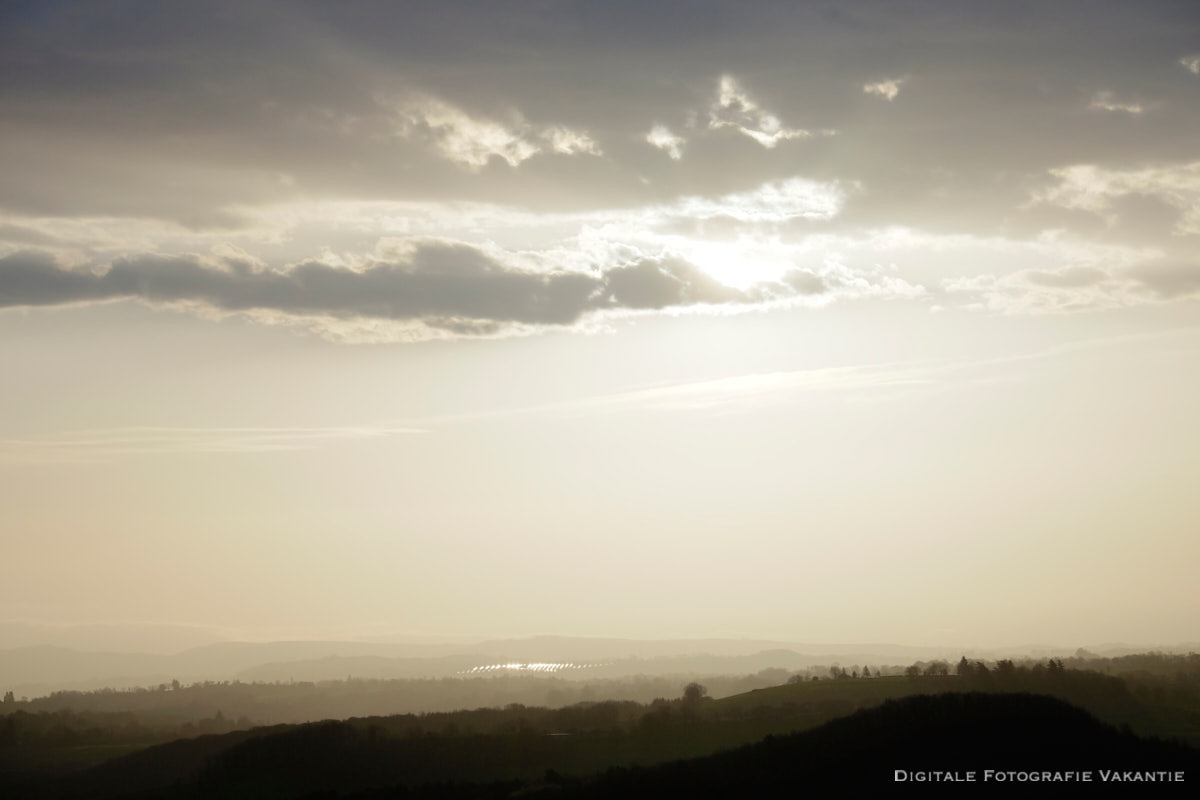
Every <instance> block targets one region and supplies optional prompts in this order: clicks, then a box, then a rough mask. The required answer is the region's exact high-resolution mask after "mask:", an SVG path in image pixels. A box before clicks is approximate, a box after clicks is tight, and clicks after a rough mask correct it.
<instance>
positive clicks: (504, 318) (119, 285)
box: [0, 241, 764, 338]
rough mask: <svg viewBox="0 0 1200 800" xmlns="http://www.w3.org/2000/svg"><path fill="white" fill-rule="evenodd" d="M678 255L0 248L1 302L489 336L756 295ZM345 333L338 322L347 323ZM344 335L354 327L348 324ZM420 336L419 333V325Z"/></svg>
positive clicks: (442, 247)
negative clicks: (623, 259)
mask: <svg viewBox="0 0 1200 800" xmlns="http://www.w3.org/2000/svg"><path fill="white" fill-rule="evenodd" d="M763 297H764V295H763V294H762V293H761V292H760V293H758V294H753V293H747V292H743V291H741V290H738V289H736V288H732V287H729V286H726V285H724V284H722V283H720V282H719V281H717V280H715V279H714V278H713V277H711V276H710V275H708V274H706V273H704V272H702V271H701V270H699V269H698V268H697V267H695V266H694V265H692V264H688V263H686V262H685V261H683V260H681V259H678V258H665V259H650V258H646V259H641V260H637V261H633V262H629V263H619V264H614V265H609V266H608V267H607V268H606V269H604V270H603V271H601V272H598V273H597V272H580V271H571V270H562V269H557V270H553V269H552V270H546V271H536V270H531V269H527V268H523V267H520V266H513V265H506V264H503V263H501V262H500V261H498V260H496V259H495V258H494V257H493V256H492V255H489V254H487V253H484V252H483V251H482V250H480V249H478V248H474V247H471V246H468V245H464V244H458V243H448V242H437V241H422V242H417V243H413V244H411V246H410V247H409V248H408V252H407V253H406V254H404V255H403V256H401V257H398V258H395V259H393V260H390V261H377V260H372V261H368V262H367V263H365V264H364V265H362V266H360V267H359V268H350V267H346V266H339V265H334V264H330V263H324V262H322V261H319V260H313V259H310V260H307V261H304V262H301V263H299V264H296V265H294V266H292V267H290V268H289V269H287V270H270V269H263V268H259V267H256V265H254V264H251V263H249V262H246V261H244V260H240V259H237V258H231V257H224V258H221V257H215V256H212V257H198V256H176V257H167V256H158V255H141V256H131V257H125V258H120V259H117V260H115V261H113V262H112V263H111V264H110V265H109V266H108V268H107V269H106V270H103V271H85V270H77V269H66V268H63V267H61V266H60V265H58V264H57V263H56V262H55V261H54V260H53V259H52V258H51V257H49V256H47V255H46V254H42V253H37V252H19V253H14V254H12V255H9V256H6V257H4V258H2V259H0V308H14V307H29V306H51V305H64V304H71V303H89V302H105V301H114V300H126V299H129V300H137V301H140V302H144V303H148V304H153V305H161V306H168V307H181V308H192V309H195V310H197V311H200V312H208V313H213V312H215V313H219V314H232V313H241V314H248V315H250V316H252V317H254V318H256V319H260V320H262V321H264V322H284V323H286V322H291V323H293V324H305V325H308V326H309V327H312V328H314V329H317V330H320V331H322V332H323V333H329V332H331V331H333V330H335V329H337V328H338V326H337V325H335V324H333V323H335V322H337V321H339V320H344V321H349V322H351V323H352V325H358V326H359V327H358V330H359V331H360V332H361V331H362V330H363V327H362V323H363V322H367V323H369V322H370V321H372V320H374V321H390V322H399V323H408V324H410V326H412V325H415V326H419V327H421V328H424V329H425V330H426V335H425V337H424V338H428V337H429V336H431V335H454V336H490V335H497V334H501V333H511V332H520V331H521V330H523V329H528V328H531V327H532V328H537V327H546V326H566V325H573V324H575V323H577V322H579V321H580V320H581V319H582V318H584V317H585V316H586V315H589V314H592V313H599V312H613V311H617V312H620V311H642V310H660V309H666V308H677V307H688V306H700V305H729V304H739V303H753V302H757V301H759V300H761V299H763ZM342 333H343V335H345V329H344V328H343V329H342ZM347 338H354V337H353V336H350V337H347ZM416 338H422V337H421V336H417V337H416Z"/></svg>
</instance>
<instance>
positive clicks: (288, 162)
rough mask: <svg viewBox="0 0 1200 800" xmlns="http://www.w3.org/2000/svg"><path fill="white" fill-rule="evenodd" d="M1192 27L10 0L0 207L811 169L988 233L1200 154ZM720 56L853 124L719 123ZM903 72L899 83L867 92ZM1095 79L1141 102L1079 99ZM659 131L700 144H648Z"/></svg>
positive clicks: (223, 203)
mask: <svg viewBox="0 0 1200 800" xmlns="http://www.w3.org/2000/svg"><path fill="white" fill-rule="evenodd" d="M1198 36H1200V13H1198V12H1197V10H1196V6H1195V3H1191V2H1171V1H1170V0H1148V1H1147V2H1142V3H1136V4H1132V3H1128V4H1120V3H1098V2H1060V3H1039V2H1013V3H1002V4H998V3H990V2H974V3H971V2H966V3H954V2H917V3H904V4H896V3H888V2H861V3H858V2H856V3H849V4H848V3H844V2H833V1H832V0H831V1H830V2H805V3H788V2H775V0H757V1H754V2H741V3H709V2H700V3H691V2H688V3H650V4H647V3H636V4H635V3H625V2H598V1H597V0H559V1H557V2H552V3H520V2H512V3H506V2H494V1H492V0H488V2H456V3H453V4H430V3H404V2H398V3H375V2H347V3H324V2H295V3H287V4H275V3H244V2H232V1H231V0H213V2H207V3H202V4H178V3H170V4H164V3H157V2H134V1H131V2H123V3H117V4H109V3H105V4H90V3H79V2H62V1H56V0H45V1H44V2H36V3H23V2H12V3H6V4H4V7H3V9H2V10H0V94H2V95H3V96H4V97H5V114H4V122H3V124H0V169H2V170H3V172H4V174H5V178H6V179H5V181H4V182H3V184H2V185H0V207H5V208H7V209H9V210H12V211H15V212H18V213H34V214H92V215H110V214H111V215H120V216H139V215H140V216H150V217H156V218H161V219H170V220H173V221H179V222H183V223H185V224H187V225H192V226H215V227H220V226H228V225H234V224H236V223H237V221H238V218H237V215H236V213H234V212H233V211H232V210H231V209H230V207H232V206H236V205H239V204H242V205H245V204H248V203H257V202H267V201H271V200H280V199H287V198H291V197H295V196H300V195H304V196H312V195H313V194H326V193H335V194H338V195H339V196H354V197H388V198H408V199H413V198H419V199H471V200H486V201H489V202H501V203H508V204H516V205H524V206H527V207H533V208H540V209H551V208H553V209H560V208H563V207H574V208H582V207H589V206H590V207H593V208H595V207H612V206H619V205H626V204H629V205H634V204H646V203H649V202H657V201H661V200H663V199H665V198H669V197H673V196H677V195H680V194H692V195H714V194H721V193H727V192H730V191H737V190H739V189H745V188H747V187H750V186H755V185H758V184H761V183H763V182H765V181H767V180H772V179H777V178H779V177H781V176H783V175H795V174H805V175H809V176H811V177H814V178H821V179H839V180H846V181H861V182H862V183H863V185H864V186H866V187H867V189H868V191H864V192H862V193H860V194H858V195H856V196H855V197H854V198H853V200H852V202H851V203H850V204H849V205H848V207H847V209H846V214H845V219H846V220H847V221H848V222H856V223H865V224H876V223H880V224H908V225H916V226H922V227H927V228H928V227H938V228H942V229H954V230H972V231H975V232H978V231H980V230H982V229H989V230H994V229H996V228H998V227H999V226H1000V225H1001V224H1002V223H1001V220H1005V219H1009V218H1011V217H1012V216H1013V209H1014V208H1015V207H1017V206H1019V205H1020V204H1021V203H1022V202H1023V201H1024V200H1025V199H1027V196H1028V192H1029V189H1030V187H1031V185H1036V183H1037V181H1039V180H1044V179H1045V173H1046V170H1048V169H1051V168H1054V167H1059V166H1063V165H1065V164H1070V163H1081V162H1085V163H1093V162H1094V163H1122V164H1129V163H1137V162H1144V161H1147V160H1158V161H1167V162H1183V161H1188V160H1194V159H1196V158H1200V150H1198V149H1197V148H1198V145H1197V140H1196V137H1195V136H1193V135H1191V131H1194V130H1196V128H1197V127H1198V126H1200V104H1197V103H1196V100H1195V92H1196V89H1197V85H1196V77H1195V76H1194V75H1193V74H1192V73H1190V72H1189V71H1188V70H1187V69H1185V68H1184V67H1182V66H1180V64H1179V63H1178V59H1179V58H1180V57H1181V56H1184V55H1186V54H1188V53H1192V52H1194V51H1195V49H1196V42H1197V41H1200V39H1198V38H1197V37H1198ZM726 74H728V75H732V76H733V77H735V78H736V79H737V81H738V85H739V86H741V87H743V88H744V89H745V90H746V91H747V92H748V93H749V96H750V97H752V98H753V100H754V102H755V103H757V104H758V107H759V108H760V109H761V111H762V112H763V113H764V114H767V113H769V114H770V115H772V116H774V117H775V118H777V120H778V122H779V123H780V125H782V126H784V127H785V128H788V129H804V130H808V131H823V130H836V131H837V134H836V135H835V136H816V137H811V138H796V139H790V140H781V141H780V142H779V143H778V146H775V147H771V148H767V147H764V146H761V145H760V144H759V143H758V142H756V141H754V140H752V139H750V138H748V137H747V136H745V135H742V134H741V133H739V132H738V131H737V130H735V129H733V128H730V127H717V128H715V129H712V128H709V127H707V125H706V120H707V119H708V115H709V114H710V112H711V109H712V107H713V103H714V102H715V101H716V100H717V92H718V85H719V81H720V79H721V77H722V76H723V75H726ZM900 76H904V77H905V80H904V82H903V84H902V86H901V88H900V91H899V94H898V95H897V96H896V98H895V99H894V101H892V102H887V101H883V100H881V99H880V98H879V97H878V96H874V95H870V94H867V93H865V92H864V91H863V86H864V85H866V84H867V83H870V82H877V81H880V80H883V79H887V78H896V77H900ZM1102 91H1107V92H1110V93H1111V94H1112V96H1113V97H1117V98H1123V99H1126V100H1129V101H1131V102H1132V101H1137V102H1138V103H1140V104H1142V106H1144V108H1145V109H1146V111H1145V113H1143V114H1140V115H1138V116H1137V118H1136V119H1133V118H1131V115H1130V114H1124V113H1121V114H1113V113H1107V112H1103V111H1096V110H1089V103H1090V102H1091V100H1092V98H1093V97H1094V96H1095V95H1096V93H1097V92H1102ZM416 95H420V96H425V97H434V98H437V99H438V100H439V101H441V102H444V103H447V104H449V105H450V106H452V107H454V108H455V109H459V110H461V111H462V112H463V113H464V114H466V115H467V116H468V117H469V118H470V119H473V120H488V121H494V122H497V123H501V124H503V125H506V126H508V128H509V129H510V130H513V131H517V130H520V129H521V126H522V125H528V126H530V130H535V131H541V130H544V129H545V127H546V126H567V127H568V128H571V129H577V130H581V131H586V132H587V133H588V134H589V136H591V137H592V139H594V140H595V142H596V143H597V149H598V150H599V151H602V152H603V157H600V156H587V157H583V156H578V155H563V154H561V153H559V154H555V153H553V152H550V151H543V152H540V153H538V154H537V155H536V156H533V157H530V158H528V159H527V160H523V161H521V162H520V163H519V165H514V164H513V163H509V162H505V161H504V160H503V159H502V158H500V157H495V158H492V159H491V161H490V162H488V163H487V165H486V167H484V168H482V169H479V170H477V171H476V172H471V171H469V170H464V169H463V168H462V165H461V164H457V163H454V162H453V161H452V160H448V159H446V158H444V157H441V154H440V153H439V151H438V149H437V147H436V143H435V142H431V141H430V140H429V137H421V136H416V135H409V136H405V135H401V134H400V133H399V132H398V128H397V121H398V119H400V118H401V117H403V113H401V111H400V110H399V109H398V106H402V105H403V104H404V103H406V102H408V101H410V100H411V99H412V97H413V96H416ZM655 124H661V125H667V126H669V127H670V129H671V130H672V131H674V132H676V133H678V134H680V135H682V136H684V137H685V138H686V139H687V145H686V147H685V149H684V157H683V159H682V162H675V161H673V160H672V159H671V158H669V157H668V156H667V155H666V154H665V153H664V152H663V151H661V150H659V149H657V148H655V147H653V146H652V145H650V144H648V143H647V142H646V141H645V137H646V134H647V132H648V131H649V130H650V128H651V126H652V125H655ZM418 128H419V126H418ZM418 128H414V130H417V129H418ZM684 167H686V168H684ZM280 176H286V180H282V181H281V180H278V178H279V177H280ZM114 186H120V187H122V188H123V191H113V187H114ZM1008 224H1015V223H1012V222H1010V223H1008Z"/></svg>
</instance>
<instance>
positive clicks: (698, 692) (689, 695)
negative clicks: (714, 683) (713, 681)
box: [683, 681, 708, 705]
mask: <svg viewBox="0 0 1200 800" xmlns="http://www.w3.org/2000/svg"><path fill="white" fill-rule="evenodd" d="M707 696H708V687H706V686H704V684H701V683H696V682H695V681H692V682H691V683H689V684H688V685H687V686H685V687H683V702H684V703H685V704H687V705H694V704H696V703H699V702H700V701H701V700H703V699H704V698H705V697H707Z"/></svg>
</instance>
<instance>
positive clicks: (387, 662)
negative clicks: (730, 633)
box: [0, 636, 1188, 697]
mask: <svg viewBox="0 0 1200 800" xmlns="http://www.w3.org/2000/svg"><path fill="white" fill-rule="evenodd" d="M1172 649H1180V650H1184V651H1186V650H1187V649H1188V648H1182V647H1181V648H1172ZM1091 650H1092V651H1093V652H1098V653H1103V654H1109V655H1118V654H1121V653H1122V652H1128V651H1130V650H1131V649H1129V648H1119V647H1112V646H1109V647H1104V646H1100V647H1094V648H1091ZM963 652H964V651H962V650H959V649H953V648H946V647H907V646H900V645H889V644H809V643H795V642H779V641H772V640H761V639H664V640H638V639H600V638H584V637H566V636H538V637H531V638H526V639H494V640H489V641H483V642H477V643H473V644H454V643H402V642H357V641H284V642H217V643H212V644H206V645H203V646H200V647H192V648H188V649H185V650H182V651H181V652H177V653H147V652H104V651H92V650H84V649H75V648H68V647H61V646H55V645H36V646H27V647H17V648H13V649H8V650H0V690H4V691H8V690H12V691H13V692H14V693H15V694H16V695H17V696H18V697H22V696H28V697H36V696H40V695H44V694H48V693H50V692H53V691H58V690H62V689H76V690H88V689H98V688H104V687H112V688H130V687H136V686H154V685H158V684H161V683H170V682H171V681H173V680H179V681H181V682H183V683H192V682H195V681H203V680H214V681H223V680H241V681H264V682H270V681H289V680H305V681H321V680H338V679H344V678H347V677H356V678H379V679H386V678H418V677H446V676H451V675H457V674H464V673H467V672H468V671H469V670H471V669H473V668H477V667H484V666H489V665H493V666H494V665H502V664H528V663H535V662H540V663H547V662H549V663H555V664H571V665H574V666H575V668H574V669H569V670H563V671H561V672H557V673H556V674H559V675H560V676H561V677H568V678H575V677H578V678H613V677H622V676H626V675H632V674H647V675H663V674H746V673H753V672H757V671H759V670H762V669H767V668H783V669H790V670H801V669H806V668H808V667H812V666H817V665H822V664H841V665H843V666H848V665H851V664H876V665H877V664H908V663H911V662H913V661H918V660H931V659H935V658H944V659H957V658H958V657H959V656H960V655H962V654H963ZM1070 652H1071V651H1067V650H1065V649H1051V648H1035V647H1031V648H1028V649H1026V650H1024V653H1025V654H1037V655H1041V656H1045V655H1047V654H1058V655H1069V654H1070ZM967 654H968V655H969V656H971V657H1004V656H1010V655H1013V654H1014V653H1012V652H996V653H980V652H978V651H967Z"/></svg>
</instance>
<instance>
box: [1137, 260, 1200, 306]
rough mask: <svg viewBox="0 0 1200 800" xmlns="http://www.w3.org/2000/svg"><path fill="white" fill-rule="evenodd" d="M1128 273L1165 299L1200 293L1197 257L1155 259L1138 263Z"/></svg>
mask: <svg viewBox="0 0 1200 800" xmlns="http://www.w3.org/2000/svg"><path fill="white" fill-rule="evenodd" d="M1127 274H1128V276H1129V277H1130V278H1132V279H1133V280H1136V281H1138V282H1139V283H1140V284H1142V285H1143V286H1145V287H1146V288H1147V289H1149V290H1150V291H1152V292H1153V293H1154V294H1155V295H1157V296H1159V297H1162V298H1165V299H1174V298H1177V297H1187V296H1192V295H1196V294H1200V259H1197V258H1191V259H1186V258H1159V259H1154V260H1151V261H1146V262H1144V263H1141V264H1137V265H1136V266H1134V267H1132V268H1130V269H1129V270H1128V272H1127Z"/></svg>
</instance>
